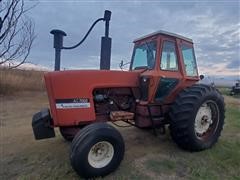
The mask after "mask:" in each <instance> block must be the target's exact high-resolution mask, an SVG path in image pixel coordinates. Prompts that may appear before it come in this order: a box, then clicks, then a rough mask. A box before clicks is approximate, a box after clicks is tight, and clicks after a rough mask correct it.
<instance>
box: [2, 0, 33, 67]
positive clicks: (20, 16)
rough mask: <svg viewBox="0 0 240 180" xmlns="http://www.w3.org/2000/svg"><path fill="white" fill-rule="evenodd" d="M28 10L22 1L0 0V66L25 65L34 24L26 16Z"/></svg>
mask: <svg viewBox="0 0 240 180" xmlns="http://www.w3.org/2000/svg"><path fill="white" fill-rule="evenodd" d="M29 9H30V8H28V9H26V8H25V7H24V0H0V65H1V64H6V63H7V64H8V65H9V68H16V67H18V66H20V65H21V64H23V63H25V61H26V59H27V57H28V55H29V53H30V50H31V47H32V43H33V41H34V39H35V33H34V23H33V21H32V20H31V19H30V18H28V17H27V16H26V12H27V11H28V10H29ZM16 62H18V63H17V64H16Z"/></svg>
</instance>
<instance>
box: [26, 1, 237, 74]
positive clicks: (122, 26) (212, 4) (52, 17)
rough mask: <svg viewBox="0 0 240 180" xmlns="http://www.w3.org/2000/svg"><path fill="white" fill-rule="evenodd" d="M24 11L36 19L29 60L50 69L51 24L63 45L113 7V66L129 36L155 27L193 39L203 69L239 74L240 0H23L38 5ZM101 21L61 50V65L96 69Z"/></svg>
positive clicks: (128, 50) (128, 48) (126, 53)
mask: <svg viewBox="0 0 240 180" xmlns="http://www.w3.org/2000/svg"><path fill="white" fill-rule="evenodd" d="M36 2H37V5H36V7H34V8H33V9H32V10H31V11H29V12H28V14H27V15H28V16H29V17H31V18H32V19H33V20H34V22H35V32H36V35H37V38H36V39H35V41H34V44H33V48H32V50H31V54H30V56H29V58H28V61H30V62H32V63H35V64H41V65H44V66H46V67H49V68H51V69H53V67H54V49H53V37H52V35H51V34H50V33H49V32H50V31H51V30H52V29H61V30H63V31H65V32H66V33H67V36H66V37H65V38H64V46H72V45H74V44H76V43H78V42H79V41H80V40H81V39H82V37H83V36H84V35H85V33H86V32H87V30H88V29H89V27H90V26H91V25H92V23H93V21H95V20H96V19H97V18H100V17H103V14H104V10H110V11H112V18H111V21H110V37H111V38H112V58H111V68H118V66H119V63H120V62H121V60H123V61H124V62H129V61H130V59H131V54H132V50H133V43H132V42H133V40H134V39H136V38H138V37H141V36H143V35H146V34H149V33H152V32H154V31H158V30H165V31H170V32H173V33H177V34H180V35H183V36H186V37H189V38H191V39H193V42H194V47H195V54H196V58H197V63H198V67H199V72H200V73H201V74H207V75H224V76H233V75H234V76H239V75H240V1H239V0H212V1H206V0H201V1H200V0H195V1H189V0H182V1H180V0H179V1H178V0H172V1H170V0H169V1H166V0H165V1H163V0H158V1H156V0H148V1H147V0H142V1H130V0H122V1H120V0H115V1H114V0H108V1H107V0H102V1H100V0H96V1H87V0H85V1H73V0H68V1H67V0H38V1H35V0H28V1H27V0H26V6H31V5H33V4H36ZM103 35H104V23H103V22H100V23H99V24H97V25H96V27H95V28H94V30H93V31H92V33H91V34H90V35H89V37H88V38H87V40H86V41H85V42H84V43H83V44H82V45H81V46H79V47H78V48H76V49H74V50H63V51H62V58H61V67H62V68H65V69H86V68H89V69H98V68H99V63H100V62H99V55H100V43H101V36H103Z"/></svg>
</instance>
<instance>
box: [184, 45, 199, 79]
mask: <svg viewBox="0 0 240 180" xmlns="http://www.w3.org/2000/svg"><path fill="white" fill-rule="evenodd" d="M181 49H182V56H183V61H184V66H185V71H186V75H187V76H197V65H196V59H195V56H194V51H193V47H189V46H186V45H182V46H181Z"/></svg>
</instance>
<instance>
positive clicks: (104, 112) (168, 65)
mask: <svg viewBox="0 0 240 180" xmlns="http://www.w3.org/2000/svg"><path fill="white" fill-rule="evenodd" d="M110 16H111V12H110V11H105V14H104V18H100V19H98V20H97V21H95V22H94V24H93V25H92V27H91V28H90V30H89V31H88V33H87V34H86V36H85V37H84V38H83V40H82V41H81V42H80V43H78V44H77V45H75V46H72V47H64V46H63V36H66V34H65V33H64V32H63V31H60V30H53V31H51V33H52V34H54V48H55V50H56V54H55V57H56V58H55V70H56V71H53V72H47V73H46V74H45V75H44V78H45V84H46V89H47V94H48V99H49V104H50V110H49V109H43V110H41V111H40V112H38V113H36V114H35V115H34V116H33V121H32V126H33V132H34V135H35V138H36V139H44V138H50V137H54V136H55V132H54V127H59V129H60V132H61V134H62V136H63V137H64V138H65V139H66V140H69V141H72V145H71V152H70V160H71V164H72V167H73V169H74V170H75V171H76V172H77V173H78V174H79V175H80V176H82V177H85V178H92V177H97V176H105V175H107V174H109V173H111V172H112V171H114V170H115V169H116V168H117V167H118V166H119V164H120V162H121V161H122V159H123V156H124V141H123V138H122V136H121V134H120V133H119V132H118V130H117V129H115V128H114V127H113V126H111V125H110V124H109V122H113V123H114V122H116V121H124V122H126V123H129V124H130V125H133V126H135V127H138V128H148V129H152V130H153V132H154V133H155V134H156V133H158V132H159V133H164V132H165V127H166V126H169V129H170V134H171V136H172V139H173V140H174V141H175V142H176V143H177V144H178V145H179V147H181V148H183V149H185V150H188V151H200V150H204V149H207V148H210V147H211V146H213V145H214V144H215V143H216V142H217V140H218V138H219V136H220V133H221V131H222V128H223V124H224V113H225V109H224V100H223V97H222V95H221V94H220V93H219V92H218V91H217V90H216V89H215V88H214V87H212V86H208V85H203V84H199V83H198V81H199V80H200V78H199V75H198V71H197V64H196V59H195V55H194V48H193V42H192V40H191V39H189V38H186V37H183V36H180V35H177V34H173V33H169V32H165V31H158V32H155V33H152V34H149V35H147V36H144V37H141V38H138V39H136V40H135V41H134V50H133V55H132V59H131V63H130V69H129V71H121V70H119V71H117V70H114V71H113V70H110V55H111V53H110V51H111V38H109V36H108V32H109V21H110ZM99 21H104V22H105V27H106V29H105V36H104V37H102V43H101V44H102V46H101V59H100V70H67V71H60V52H61V50H62V49H72V48H75V47H77V46H78V45H80V44H81V43H82V42H83V41H84V40H85V39H86V37H87V36H88V34H89V33H90V32H91V30H92V28H93V27H94V26H95V24H96V23H97V22H99ZM121 65H123V63H121Z"/></svg>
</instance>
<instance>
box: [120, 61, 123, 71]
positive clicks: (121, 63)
mask: <svg viewBox="0 0 240 180" xmlns="http://www.w3.org/2000/svg"><path fill="white" fill-rule="evenodd" d="M119 67H120V69H122V67H123V60H121V62H120V64H119Z"/></svg>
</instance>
